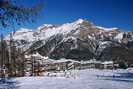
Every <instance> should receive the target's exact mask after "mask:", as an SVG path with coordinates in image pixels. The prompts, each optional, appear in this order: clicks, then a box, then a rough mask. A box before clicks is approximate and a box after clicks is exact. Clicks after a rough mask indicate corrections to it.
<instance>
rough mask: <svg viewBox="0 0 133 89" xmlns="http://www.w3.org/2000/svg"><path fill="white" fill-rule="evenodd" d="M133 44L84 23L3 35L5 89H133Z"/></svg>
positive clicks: (128, 37) (129, 36)
mask: <svg viewBox="0 0 133 89" xmlns="http://www.w3.org/2000/svg"><path fill="white" fill-rule="evenodd" d="M132 43H133V33H132V32H128V31H123V30H121V29H119V28H104V27H100V26H96V25H94V24H93V23H91V22H89V21H87V20H84V19H79V20H77V21H74V22H72V23H67V24H63V25H49V24H48V25H46V24H44V25H42V26H40V27H38V28H37V30H30V29H25V28H22V29H20V30H18V31H16V32H15V33H11V34H9V35H7V36H5V37H3V36H2V35H1V45H0V47H1V50H0V53H1V54H0V55H1V58H0V61H1V62H0V63H1V64H0V77H1V78H0V89H31V88H32V89H132V88H133V60H132V58H133V56H132V53H133V49H132V47H133V46H132Z"/></svg>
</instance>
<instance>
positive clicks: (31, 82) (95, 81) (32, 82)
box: [0, 69, 133, 89]
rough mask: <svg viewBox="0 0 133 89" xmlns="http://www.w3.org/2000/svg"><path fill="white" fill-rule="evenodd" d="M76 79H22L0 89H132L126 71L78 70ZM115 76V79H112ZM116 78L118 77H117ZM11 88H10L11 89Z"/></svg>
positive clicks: (1, 85) (14, 80) (131, 83)
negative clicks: (125, 74)
mask: <svg viewBox="0 0 133 89" xmlns="http://www.w3.org/2000/svg"><path fill="white" fill-rule="evenodd" d="M72 73H76V75H77V76H76V77H75V78H74V77H70V78H65V77H46V76H45V77H23V78H15V79H13V80H11V81H13V83H9V84H0V88H1V89H132V88H133V76H130V78H129V77H128V76H123V75H122V74H124V73H128V72H127V71H126V70H95V69H88V70H80V71H77V72H74V71H73V72H72ZM113 76H116V77H113ZM117 76H118V77H117ZM119 76H120V77H119ZM11 87H12V88H11Z"/></svg>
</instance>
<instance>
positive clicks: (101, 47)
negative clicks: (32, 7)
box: [5, 19, 133, 60]
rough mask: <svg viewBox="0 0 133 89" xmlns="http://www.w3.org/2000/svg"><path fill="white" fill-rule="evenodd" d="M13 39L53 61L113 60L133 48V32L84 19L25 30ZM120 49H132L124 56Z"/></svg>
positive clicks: (8, 37) (30, 50)
mask: <svg viewBox="0 0 133 89" xmlns="http://www.w3.org/2000/svg"><path fill="white" fill-rule="evenodd" d="M5 39H6V40H9V39H10V36H7V37H6V38H5ZM13 39H14V41H15V42H16V45H17V47H23V48H24V49H25V50H27V49H29V50H28V51H27V53H32V52H34V51H37V52H38V53H40V54H41V55H42V56H48V57H50V58H53V59H60V58H68V59H75V60H89V59H92V58H96V59H101V60H105V59H106V60H114V59H117V58H119V56H120V57H121V55H129V56H130V53H132V50H131V49H132V48H133V46H132V44H133V33H132V32H129V31H124V30H120V29H119V28H105V27H100V26H96V25H95V24H93V23H92V22H90V21H87V20H84V19H79V20H77V21H75V22H72V23H66V24H62V25H52V24H44V25H42V26H40V27H38V28H37V29H36V30H30V29H25V28H22V29H20V30H18V31H17V32H15V33H14V35H13ZM118 49H123V50H121V51H123V52H126V50H127V49H130V53H129V52H127V53H125V54H122V52H119V51H120V50H118ZM116 50H117V53H116ZM114 51H115V52H114ZM115 54H117V55H118V56H116V55H115ZM112 55H113V56H112ZM114 55H115V56H114Z"/></svg>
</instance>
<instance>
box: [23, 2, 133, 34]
mask: <svg viewBox="0 0 133 89" xmlns="http://www.w3.org/2000/svg"><path fill="white" fill-rule="evenodd" d="M31 1H32V0H26V1H25V2H24V4H27V5H29V6H30V5H31V4H33V3H35V2H33V1H36V0H33V1H32V3H31ZM40 1H41V0H40ZM43 1H44V2H45V4H46V5H45V7H44V9H43V11H42V13H41V16H40V18H39V19H38V22H37V23H36V24H34V25H27V26H26V27H27V28H37V27H38V26H39V25H41V24H63V23H66V22H73V21H75V20H77V19H79V18H83V19H87V20H89V21H92V22H93V23H95V24H96V25H99V26H104V27H119V28H121V29H126V30H132V31H133V0H43Z"/></svg>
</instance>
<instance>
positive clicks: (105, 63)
mask: <svg viewBox="0 0 133 89" xmlns="http://www.w3.org/2000/svg"><path fill="white" fill-rule="evenodd" d="M102 64H104V65H107V64H113V61H105V62H103V63H102Z"/></svg>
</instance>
